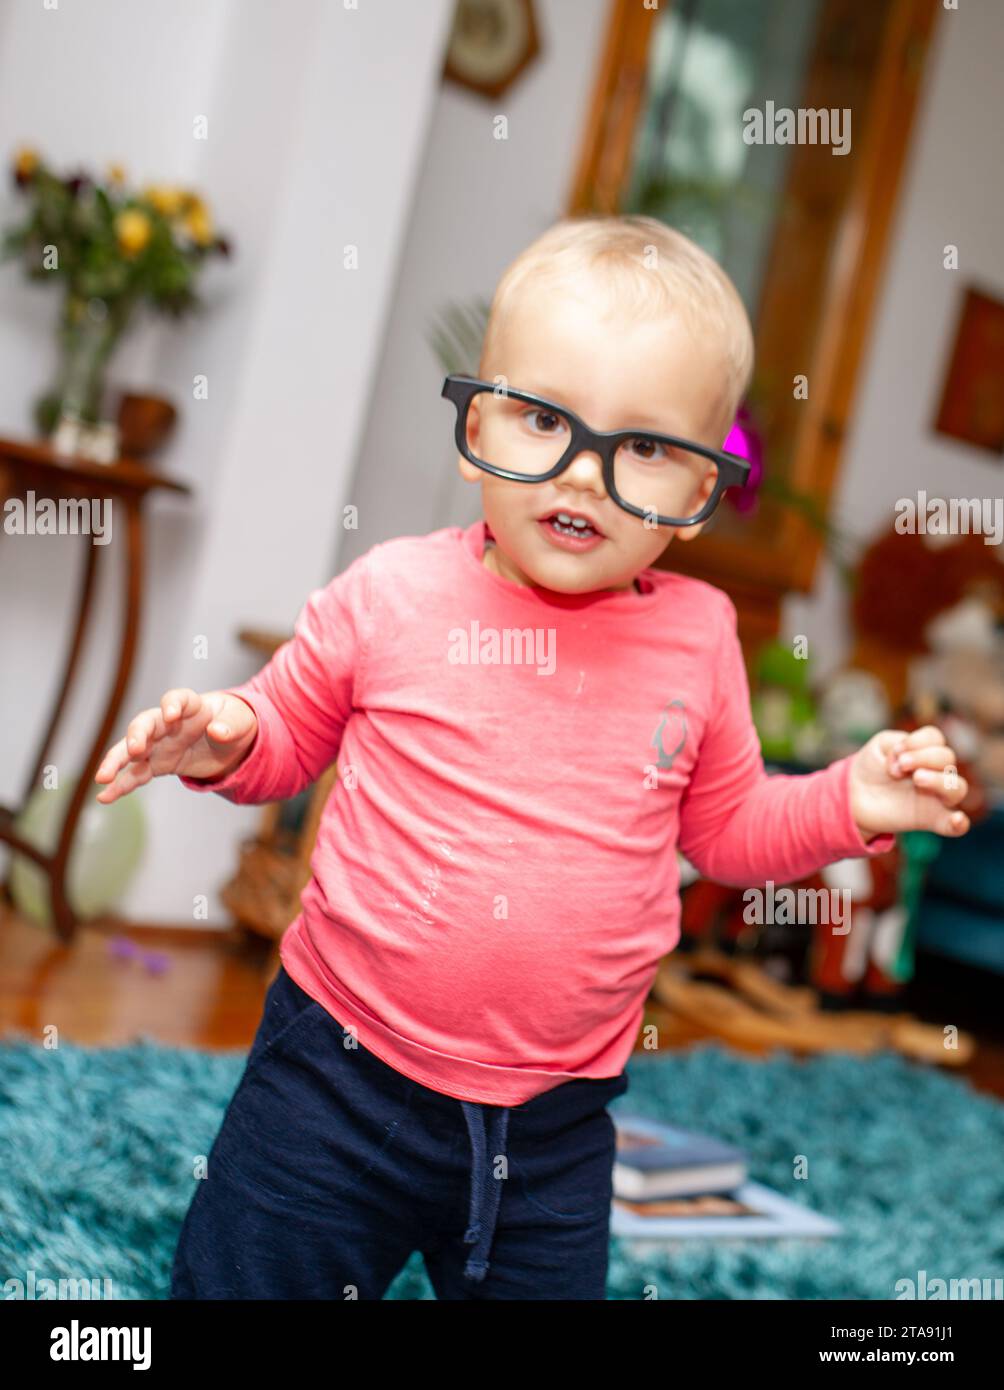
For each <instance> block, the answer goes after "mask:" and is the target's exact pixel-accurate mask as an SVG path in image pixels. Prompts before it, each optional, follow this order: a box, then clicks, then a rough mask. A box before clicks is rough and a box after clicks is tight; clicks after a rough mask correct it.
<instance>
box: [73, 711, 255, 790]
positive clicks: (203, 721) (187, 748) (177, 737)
mask: <svg viewBox="0 0 1004 1390" xmlns="http://www.w3.org/2000/svg"><path fill="white" fill-rule="evenodd" d="M257 732H258V720H257V718H256V717H255V712H254V710H253V709H252V708H251V706H250V705H249V704H247V703H246V702H245V701H244V700H241V699H239V698H238V697H237V696H236V695H228V694H227V693H226V692H225V691H222V690H211V691H209V692H208V694H205V695H197V694H196V693H195V691H194V690H169V691H168V692H167V694H166V695H163V696H162V697H161V701H160V706H159V708H155V709H146V710H143V712H142V713H141V714H137V715H136V717H135V719H133V720H132V721H131V723H130V724H129V727H128V729H127V730H126V736H125V738H123V739H120V740H119V742H118V743H115V744H113V745H112V746H111V748H109V750H108V752H107V753H106V754H105V756H104V758H103V760H102V762H101V766H100V767H99V768H98V770H97V772H96V773H95V775H94V780H95V782H107V783H110V785H109V786H106V787H105V789H104V791H100V792H98V795H97V798H96V799H97V800H98V801H103V802H106V803H107V802H111V801H117V800H118V798H119V797H120V796H125V794H126V793H127V792H131V791H132V790H133V788H134V787H142V786H143V784H144V783H145V782H149V780H150V778H151V777H165V776H168V775H169V774H177V775H181V776H185V777H202V778H216V777H222V776H223V775H224V774H225V773H227V772H229V771H231V770H232V769H233V768H235V767H236V766H237V764H238V763H239V762H240V761H241V759H242V758H243V757H244V755H245V753H247V751H248V749H249V748H250V747H251V744H252V743H253V742H254V738H255V734H256V733H257Z"/></svg>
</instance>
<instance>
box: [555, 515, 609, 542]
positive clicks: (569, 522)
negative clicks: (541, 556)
mask: <svg viewBox="0 0 1004 1390" xmlns="http://www.w3.org/2000/svg"><path fill="white" fill-rule="evenodd" d="M542 520H543V523H544V525H545V526H550V528H551V530H552V531H555V532H557V534H558V535H559V536H571V537H572V538H573V539H576V540H591V539H593V538H594V537H596V536H602V535H603V532H602V531H601V530H600V529H599V527H597V526H594V525H593V523H592V522H591V521H590V520H589V518H588V517H585V516H582V515H581V513H579V512H566V511H557V512H552V513H551V514H550V516H545V517H543V518H542Z"/></svg>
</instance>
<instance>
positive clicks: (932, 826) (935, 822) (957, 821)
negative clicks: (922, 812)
mask: <svg viewBox="0 0 1004 1390" xmlns="http://www.w3.org/2000/svg"><path fill="white" fill-rule="evenodd" d="M918 829H921V830H933V831H934V833H935V834H936V835H951V836H953V837H954V836H956V835H964V834H965V833H966V831H967V830H968V829H969V817H968V816H967V815H966V813H965V811H948V810H946V809H945V808H944V807H943V806H938V807H936V808H932V813H931V815H930V816H928V817H927V824H926V825H923V826H919V827H918Z"/></svg>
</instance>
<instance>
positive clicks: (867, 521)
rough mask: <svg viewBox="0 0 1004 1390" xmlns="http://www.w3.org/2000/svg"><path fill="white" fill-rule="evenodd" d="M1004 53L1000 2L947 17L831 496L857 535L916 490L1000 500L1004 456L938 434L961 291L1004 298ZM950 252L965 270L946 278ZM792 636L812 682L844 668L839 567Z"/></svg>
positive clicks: (791, 618) (872, 532) (790, 627)
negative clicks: (951, 249)
mask: <svg viewBox="0 0 1004 1390" xmlns="http://www.w3.org/2000/svg"><path fill="white" fill-rule="evenodd" d="M1002 54H1004V5H1000V4H998V3H997V0H962V4H961V5H960V7H959V9H958V10H957V11H954V10H946V11H944V12H943V13H941V14H939V16H938V23H937V27H936V30H935V39H934V45H933V49H932V51H931V53H930V55H929V67H928V70H927V76H926V82H925V87H924V91H923V94H922V100H921V102H920V105H919V109H918V113H917V119H916V124H915V126H914V135H913V142H912V145H911V150H910V156H909V161H908V164H907V167H906V170H905V176H904V180H903V184H902V194H901V199H900V203H899V207H898V209H897V212H896V216H895V220H894V223H893V227H892V231H891V235H890V240H889V251H888V256H887V261H886V273H885V276H884V279H883V281H882V284H881V288H880V292H879V295H878V300H877V304H876V311H875V318H874V320H873V328H872V333H871V337H870V340H869V342H868V343H867V344H866V349H865V353H864V357H863V361H862V365H861V373H860V377H859V385H858V393H857V399H856V405H855V409H854V412H853V414H852V418H851V423H850V429H849V432H848V436H847V441H846V444H845V448H844V457H843V465H842V468H841V472H840V476H839V480H838V486H837V489H836V493H835V496H834V510H833V519H834V521H835V522H836V523H837V524H838V525H840V526H842V527H843V528H844V529H845V530H846V531H847V532H848V533H849V534H852V535H854V536H857V537H862V538H865V539H867V538H871V537H874V536H877V535H878V534H880V533H881V532H883V531H885V530H887V529H888V528H889V526H890V525H891V524H892V522H893V521H894V519H895V504H896V501H897V499H898V498H901V497H915V496H916V494H917V491H918V489H921V488H922V489H925V490H926V491H927V492H929V493H930V494H931V495H932V496H944V497H1000V496H1001V495H1002V494H1004V461H1002V460H1001V458H1000V457H999V456H998V457H995V456H993V455H992V454H989V453H987V452H986V451H984V450H982V449H976V448H973V447H972V446H970V445H967V444H964V443H962V442H960V441H957V440H953V439H949V438H948V437H947V436H945V435H941V434H935V433H934V432H933V431H932V430H931V427H930V425H931V421H932V419H933V418H934V415H935V413H936V411H937V406H938V402H939V401H940V398H941V389H942V383H943V381H944V377H945V373H946V370H947V365H948V359H949V356H950V353H951V349H952V343H953V338H954V333H955V324H956V319H957V315H958V311H959V304H960V300H961V297H962V294H963V291H964V289H965V288H966V287H967V286H968V285H970V284H975V285H977V286H979V287H980V288H982V289H984V290H985V291H987V292H988V293H990V294H995V295H997V296H998V297H1004V180H1002V179H1001V153H1000V138H1001V131H1002V130H1004V84H1002V83H1001V80H1000V63H1001V55H1002ZM949 244H952V245H956V246H958V248H959V269H958V270H946V269H944V266H943V256H944V248H945V246H947V245H949ZM1001 389H1002V390H1004V383H1002V388H1001ZM998 558H1000V557H999V556H998ZM784 629H785V633H786V635H788V636H791V635H793V634H795V633H804V634H806V635H807V636H808V637H809V639H810V649H811V651H812V652H813V655H814V658H815V665H816V670H817V673H820V674H821V673H823V672H826V671H829V670H833V669H835V668H837V667H838V666H840V665H841V664H842V663H843V661H844V660H845V659H846V658H847V655H848V650H849V641H850V638H849V634H848V631H847V624H846V606H845V594H844V591H843V589H842V586H841V581H840V579H839V576H838V575H836V574H835V572H834V571H833V568H832V566H831V565H829V564H824V565H821V566H820V573H819V576H818V582H817V584H816V586H815V589H814V591H813V593H812V594H811V595H810V596H808V597H806V598H792V599H789V600H788V602H787V605H786V612H785V618H784Z"/></svg>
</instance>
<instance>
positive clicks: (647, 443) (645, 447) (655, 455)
mask: <svg viewBox="0 0 1004 1390" xmlns="http://www.w3.org/2000/svg"><path fill="white" fill-rule="evenodd" d="M622 447H625V448H627V449H629V450H630V452H631V453H632V454H634V455H635V457H636V458H639V459H642V460H643V461H644V462H645V463H661V462H663V461H664V460H668V459H669V457H670V454H669V450H668V449H667V448H666V446H665V444H660V442H659V441H658V440H657V439H648V438H647V437H646V436H645V435H638V436H637V438H635V439H627V440H625V442H624V445H623V446H622Z"/></svg>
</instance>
